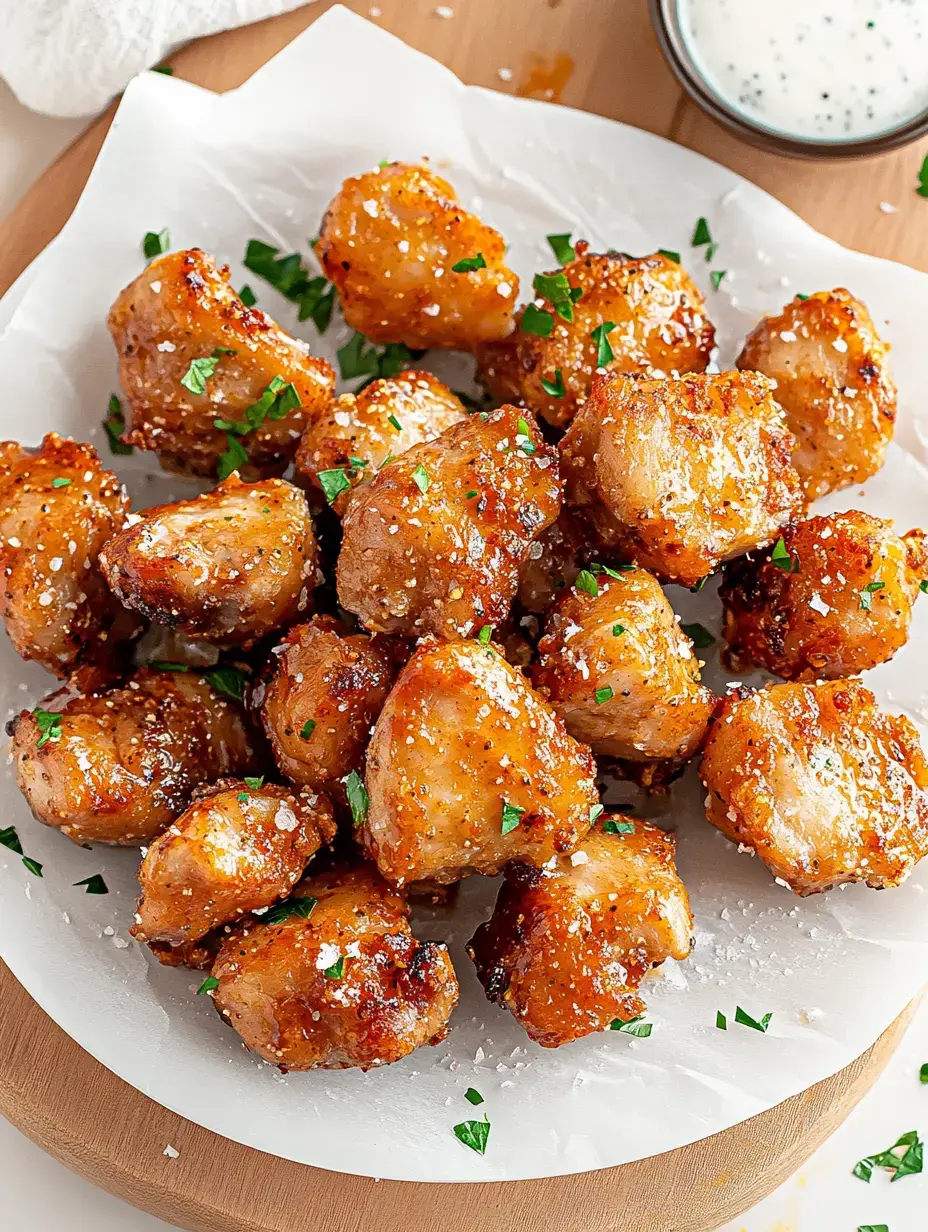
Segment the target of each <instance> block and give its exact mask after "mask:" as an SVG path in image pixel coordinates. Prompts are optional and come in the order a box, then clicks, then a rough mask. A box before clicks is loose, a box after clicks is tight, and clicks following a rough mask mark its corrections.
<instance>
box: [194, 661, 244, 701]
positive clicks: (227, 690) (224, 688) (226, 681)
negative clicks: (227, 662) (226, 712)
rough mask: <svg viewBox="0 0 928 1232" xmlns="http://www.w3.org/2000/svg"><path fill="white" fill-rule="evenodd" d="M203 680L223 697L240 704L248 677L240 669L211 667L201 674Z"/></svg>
mask: <svg viewBox="0 0 928 1232" xmlns="http://www.w3.org/2000/svg"><path fill="white" fill-rule="evenodd" d="M203 679H204V680H205V681H206V682H207V684H209V685H211V686H212V687H213V688H214V689H215V690H216V692H217V693H221V694H223V696H225V697H233V698H235V700H236V701H238V702H240V701H241V700H242V698H243V697H244V696H245V683H246V681H247V679H248V677H247V676H246V675H245V673H244V671H243V670H242V669H241V668H240V667H211V668H209V670H208V671H205V672H204V673H203Z"/></svg>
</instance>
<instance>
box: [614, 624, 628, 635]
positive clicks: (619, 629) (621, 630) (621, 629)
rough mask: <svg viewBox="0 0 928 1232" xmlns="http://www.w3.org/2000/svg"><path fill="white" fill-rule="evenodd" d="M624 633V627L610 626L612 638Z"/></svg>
mask: <svg viewBox="0 0 928 1232" xmlns="http://www.w3.org/2000/svg"><path fill="white" fill-rule="evenodd" d="M624 632H625V626H624V625H613V626H612V636H613V637H621V636H622V634H623V633H624Z"/></svg>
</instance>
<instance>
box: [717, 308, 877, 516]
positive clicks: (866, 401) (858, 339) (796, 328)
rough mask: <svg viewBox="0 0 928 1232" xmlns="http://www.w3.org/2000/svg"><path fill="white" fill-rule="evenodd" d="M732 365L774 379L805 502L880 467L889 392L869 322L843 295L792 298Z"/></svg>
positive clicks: (756, 331)
mask: <svg viewBox="0 0 928 1232" xmlns="http://www.w3.org/2000/svg"><path fill="white" fill-rule="evenodd" d="M737 364H738V367H739V368H752V369H755V370H756V371H757V372H763V373H764V374H765V375H766V376H769V377H772V378H773V380H775V381H776V384H777V389H776V399H777V402H779V403H780V405H781V406H782V407H783V409H784V410H785V411H786V418H787V421H788V423H789V428H790V431H791V432H792V433H793V435H794V436H795V438H796V452H795V453H794V454H793V465H794V466H795V467H796V470H797V471H798V472H799V478H800V481H801V483H802V486H803V490H804V492H805V494H806V497H807V498H808V500H810V501H812V500H815V499H816V498H818V497H819V496H825V495H826V494H827V493H828V492H835V491H837V490H838V489H839V488H846V487H848V485H849V484H852V483H863V481H864V480H865V479H869V477H870V476H871V475H873V474H875V473H876V472H877V471H878V470H879V469H880V467H881V466H882V465H883V459H884V457H885V456H886V447H887V446H888V444H889V442H890V440H891V439H892V435H893V427H894V425H895V419H896V387H895V385H894V384H893V379H892V377H891V376H890V373H889V360H888V357H887V348H886V347H885V345H884V344H883V342H882V341H881V340H880V336H879V334H878V333H877V332H876V326H875V325H874V323H873V319H872V318H871V316H870V313H869V312H868V311H867V309H866V307H865V306H864V305H863V304H862V303H861V302H860V300H859V299H855V298H854V296H853V295H851V293H850V292H849V291H846V290H845V289H844V288H843V287H838V288H836V289H835V290H834V291H817V292H816V293H815V294H814V295H810V296H808V298H800V297H799V296H797V297H796V298H795V299H794V300H793V301H792V302H791V303H789V304H787V305H786V307H785V308H784V309H783V311H782V312H781V313H780V315H779V316H775V317H765V318H764V319H763V320H762V321H761V322H760V324H759V325H758V326H757V327H756V328H755V329H754V330H753V332H752V333H751V334H749V335H748V338H747V341H746V342H745V344H744V349H743V350H742V352H741V354H740V355H739V356H738V360H737Z"/></svg>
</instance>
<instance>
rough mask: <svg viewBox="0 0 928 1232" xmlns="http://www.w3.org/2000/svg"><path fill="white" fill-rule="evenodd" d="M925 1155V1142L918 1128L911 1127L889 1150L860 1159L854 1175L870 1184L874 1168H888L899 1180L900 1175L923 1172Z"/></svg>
mask: <svg viewBox="0 0 928 1232" xmlns="http://www.w3.org/2000/svg"><path fill="white" fill-rule="evenodd" d="M903 1148H904V1149H903ZM923 1156H924V1143H923V1142H922V1141H921V1140H920V1139H919V1136H918V1130H916V1129H910V1130H909V1132H908V1133H907V1134H903V1135H902V1137H901V1138H897V1140H896V1141H895V1142H894V1143H893V1145H892V1146H891V1147H890V1148H889V1150H888V1151H880V1152H879V1153H878V1154H876V1155H867V1156H865V1157H864V1158H863V1159H861V1160H859V1161H858V1162H857V1163H856V1164H855V1165H854V1176H856V1177H857V1178H858V1179H859V1180H861V1181H866V1182H867V1183H868V1184H869V1182H870V1178H871V1177H872V1176H873V1169H874V1168H886V1169H888V1170H889V1171H891V1172H892V1173H893V1177H892V1179H893V1180H894V1181H898V1180H899V1179H900V1177H903V1176H911V1175H913V1173H916V1172H921V1171H922V1168H923V1166H924V1158H923Z"/></svg>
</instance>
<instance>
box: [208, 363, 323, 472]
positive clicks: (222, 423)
mask: <svg viewBox="0 0 928 1232" xmlns="http://www.w3.org/2000/svg"><path fill="white" fill-rule="evenodd" d="M214 354H215V352H214ZM301 405H302V403H301V402H300V395H299V394H298V393H297V391H296V387H295V386H294V385H293V384H292V383H288V382H286V381H285V380H284V379H283V377H282V376H275V377H271V380H270V383H269V384H268V387H267V389H265V391H264V393H263V394H262V395H261V397H260V398H259V399H258V401H257V402H253V403H252V404H251V406H249V407H246V408H245V418H244V419H243V420H229V419H214V420H213V427H214V428H218V429H219V430H220V431H221V432H225V434H226V446H227V447H226V451H225V453H223V454H222V455H221V456H220V459H219V469H218V475H219V479H220V480H223V479H228V477H229V476H230V475H231V474H232V472H233V471H235V470H238V469H239V468H240V467H242V466H245V465H246V464H247V462H248V454H247V452H246V450H245V448H244V446H243V445H242V444H241V442H240V441H238V440H236V437H239V436H247V435H248V433H249V432H255V431H257V429H258V428H260V427H261V425H262V424H263V423H264V421H265V419H273V420H278V419H283V418H284V416H285V415H287V414H289V413H290V411H293V410H296V409H297V408H298V407H300V406H301Z"/></svg>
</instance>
